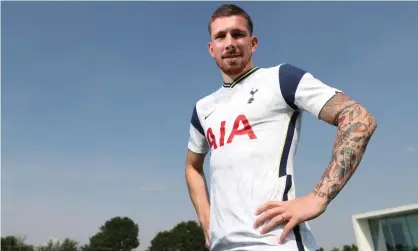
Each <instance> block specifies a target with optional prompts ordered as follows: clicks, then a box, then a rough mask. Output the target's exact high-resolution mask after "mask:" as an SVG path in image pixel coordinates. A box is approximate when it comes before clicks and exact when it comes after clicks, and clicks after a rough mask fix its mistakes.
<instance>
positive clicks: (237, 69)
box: [221, 64, 245, 75]
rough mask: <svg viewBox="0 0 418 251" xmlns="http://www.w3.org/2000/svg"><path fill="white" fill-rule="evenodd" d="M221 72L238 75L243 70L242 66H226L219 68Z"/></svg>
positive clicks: (243, 66)
mask: <svg viewBox="0 0 418 251" xmlns="http://www.w3.org/2000/svg"><path fill="white" fill-rule="evenodd" d="M221 69H222V71H223V72H224V73H225V74H228V75H235V74H240V73H241V72H242V71H244V69H245V65H244V64H228V65H223V67H221Z"/></svg>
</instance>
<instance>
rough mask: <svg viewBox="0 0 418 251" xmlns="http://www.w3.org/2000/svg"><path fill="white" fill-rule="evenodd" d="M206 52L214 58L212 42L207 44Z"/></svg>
mask: <svg viewBox="0 0 418 251" xmlns="http://www.w3.org/2000/svg"><path fill="white" fill-rule="evenodd" d="M208 51H209V54H210V56H211V57H215V55H214V53H213V47H212V42H209V43H208Z"/></svg>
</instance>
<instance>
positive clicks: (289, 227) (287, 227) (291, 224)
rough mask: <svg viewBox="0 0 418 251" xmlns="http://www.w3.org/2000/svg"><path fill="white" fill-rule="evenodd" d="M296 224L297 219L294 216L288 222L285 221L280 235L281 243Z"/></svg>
mask: <svg viewBox="0 0 418 251" xmlns="http://www.w3.org/2000/svg"><path fill="white" fill-rule="evenodd" d="M297 224H298V221H297V220H296V219H295V218H291V219H290V220H289V222H287V223H286V225H285V226H284V228H283V232H282V235H281V236H280V243H283V242H284V241H285V240H286V238H287V236H288V235H289V233H290V231H292V230H293V228H295V226H296V225H297Z"/></svg>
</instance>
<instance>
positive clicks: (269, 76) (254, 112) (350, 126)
mask: <svg viewBox="0 0 418 251" xmlns="http://www.w3.org/2000/svg"><path fill="white" fill-rule="evenodd" d="M209 34H210V38H211V41H210V42H209V44H208V50H209V53H210V55H211V56H212V57H213V58H214V59H215V62H216V64H217V65H218V67H219V69H220V71H221V73H222V77H223V81H224V83H223V85H222V87H220V88H219V89H218V90H217V91H215V92H214V93H212V94H210V95H208V96H206V97H204V98H202V99H200V100H199V101H198V102H197V103H196V106H195V108H194V110H193V114H192V118H191V125H190V138H189V143H188V153H187V163H186V181H187V185H188V190H189V194H190V197H191V200H192V202H193V205H194V208H195V210H196V212H197V215H198V219H199V221H200V223H201V225H202V227H203V229H204V233H205V237H206V244H207V246H208V247H209V248H210V249H211V250H214V251H218V250H222V251H227V250H228V251H229V250H252V251H257V250H266V251H270V250H283V251H285V250H289V251H293V250H295V251H296V250H315V249H316V244H315V240H314V237H313V235H312V233H311V231H310V228H309V226H308V224H307V223H306V222H307V221H308V220H311V219H313V218H315V217H318V216H319V215H321V214H322V213H323V212H324V211H325V209H326V208H327V206H328V204H329V203H330V202H331V200H332V199H334V198H335V197H336V196H337V194H338V193H339V192H340V191H341V189H342V188H343V187H344V185H346V184H347V182H348V180H349V179H350V177H351V176H352V175H353V173H354V171H355V170H356V168H357V166H358V165H359V163H360V160H361V158H362V156H363V154H364V152H365V149H366V146H367V143H368V141H369V140H370V138H371V136H372V134H373V133H374V131H375V128H376V121H375V119H374V118H373V117H372V116H371V115H370V114H369V112H368V111H367V110H366V109H365V108H364V107H363V106H361V105H360V104H358V103H357V102H355V101H354V100H352V99H350V98H349V97H347V96H345V95H344V94H342V92H340V91H339V90H337V89H335V88H333V87H330V86H328V85H326V84H324V83H323V82H321V81H320V80H318V79H316V78H315V77H314V76H313V75H312V74H311V73H309V72H306V71H304V70H302V69H299V68H297V67H296V66H293V65H290V64H280V65H277V66H274V67H271V68H259V67H256V66H254V65H253V62H252V53H254V52H255V51H256V49H257V43H258V40H257V37H255V36H254V35H253V24H252V21H251V18H250V17H249V15H248V14H247V13H246V12H245V11H244V10H243V9H241V8H240V7H238V6H236V5H222V6H221V7H219V8H218V9H217V10H216V11H215V12H214V14H213V16H212V18H211V19H210V22H209ZM303 111H306V112H308V113H311V114H313V115H314V116H315V117H317V118H319V119H321V120H323V121H325V122H327V123H329V124H331V125H334V126H335V127H336V129H337V130H336V131H337V135H336V139H335V143H334V146H333V148H332V149H331V160H330V163H329V166H328V167H327V168H326V169H325V172H324V173H323V175H322V178H321V179H320V180H319V182H318V185H317V186H316V187H315V188H314V189H313V190H312V192H311V193H309V194H307V195H305V196H302V197H299V198H295V185H294V176H293V162H294V155H295V152H296V148H297V144H298V138H299V133H300V125H301V114H302V112H303ZM209 151H210V153H211V155H210V170H211V193H210V200H209V196H208V190H207V186H206V180H205V175H204V172H203V163H204V159H205V156H206V154H207V153H208V152H209ZM318 176H320V175H318Z"/></svg>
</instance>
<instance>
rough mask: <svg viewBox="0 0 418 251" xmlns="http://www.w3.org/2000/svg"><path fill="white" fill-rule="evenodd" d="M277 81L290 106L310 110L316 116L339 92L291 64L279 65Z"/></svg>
mask: <svg viewBox="0 0 418 251" xmlns="http://www.w3.org/2000/svg"><path fill="white" fill-rule="evenodd" d="M279 83H280V90H281V92H282V95H283V98H284V100H285V101H286V103H287V104H288V105H289V106H290V107H291V108H293V109H294V110H302V111H307V112H310V113H312V114H313V115H314V116H315V117H317V118H318V117H319V113H320V111H321V109H322V107H323V106H324V105H325V104H326V103H327V102H328V100H330V99H331V98H332V97H333V96H334V95H335V94H336V93H337V92H341V91H340V90H338V89H336V88H334V87H331V86H329V85H327V84H325V83H323V82H322V81H321V80H319V79H317V78H315V77H314V76H313V75H312V74H311V73H309V72H308V71H306V70H303V69H300V68H298V67H296V66H294V65H291V64H282V65H280V67H279Z"/></svg>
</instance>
